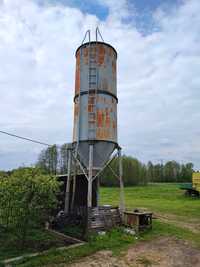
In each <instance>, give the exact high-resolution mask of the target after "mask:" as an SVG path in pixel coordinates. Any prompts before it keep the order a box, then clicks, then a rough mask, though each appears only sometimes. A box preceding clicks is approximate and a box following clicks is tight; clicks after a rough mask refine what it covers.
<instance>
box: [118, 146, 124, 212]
mask: <svg viewBox="0 0 200 267" xmlns="http://www.w3.org/2000/svg"><path fill="white" fill-rule="evenodd" d="M118 157H119V183H120V204H119V208H120V211H121V212H122V213H123V212H124V211H125V198H124V183H123V166H122V155H121V148H118Z"/></svg>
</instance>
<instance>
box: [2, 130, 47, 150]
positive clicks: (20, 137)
mask: <svg viewBox="0 0 200 267" xmlns="http://www.w3.org/2000/svg"><path fill="white" fill-rule="evenodd" d="M0 133H2V134H6V135H9V136H12V137H15V138H19V139H23V140H26V141H29V142H32V143H36V144H40V145H44V146H52V145H49V144H46V143H43V142H40V141H37V140H34V139H30V138H26V137H23V136H19V135H16V134H12V133H8V132H4V131H1V130H0Z"/></svg>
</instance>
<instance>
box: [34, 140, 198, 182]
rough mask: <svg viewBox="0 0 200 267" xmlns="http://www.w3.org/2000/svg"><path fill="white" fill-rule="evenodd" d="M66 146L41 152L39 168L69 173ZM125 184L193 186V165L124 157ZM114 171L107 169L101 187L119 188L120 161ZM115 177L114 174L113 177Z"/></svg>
mask: <svg viewBox="0 0 200 267" xmlns="http://www.w3.org/2000/svg"><path fill="white" fill-rule="evenodd" d="M67 158H68V152H67V144H63V145H62V146H61V147H58V146H57V145H54V146H52V147H49V148H47V149H45V150H42V151H41V153H40V155H39V158H38V161H37V164H36V165H37V166H38V167H39V168H40V169H42V170H43V172H44V173H46V174H64V173H67ZM122 163H123V180H124V184H125V186H134V185H145V184H147V183H148V182H191V179H192V172H193V164H192V163H191V162H188V163H185V164H180V163H178V162H176V161H175V160H170V161H168V162H166V163H164V164H162V163H159V164H154V163H152V162H151V161H149V162H148V163H147V164H144V163H142V162H140V161H139V160H138V159H136V158H134V157H131V156H126V155H124V156H123V157H122ZM110 166H111V168H112V170H113V171H114V172H113V171H112V170H111V169H110V168H109V167H107V168H106V169H105V170H104V171H103V173H102V174H101V185H102V186H117V185H118V179H117V178H116V175H115V174H117V173H118V159H115V160H114V161H113V162H111V164H110ZM114 173H115V174H114Z"/></svg>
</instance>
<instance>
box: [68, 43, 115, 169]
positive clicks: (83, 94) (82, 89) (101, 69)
mask: <svg viewBox="0 0 200 267" xmlns="http://www.w3.org/2000/svg"><path fill="white" fill-rule="evenodd" d="M116 61H117V52H116V50H115V49H114V48H113V47H112V46H111V45H109V44H107V43H104V42H98V41H94V42H87V43H84V44H82V45H81V46H80V47H79V48H78V49H77V51H76V80H75V96H74V129H73V143H74V144H75V145H76V146H77V150H78V153H79V155H80V159H81V161H82V162H83V163H84V165H85V166H86V167H88V166H89V146H90V144H93V166H94V168H95V169H101V168H102V166H103V165H104V164H105V162H106V161H107V160H108V158H109V156H110V154H111V153H112V152H113V150H114V149H115V148H116V146H117V102H118V100H117V88H116Z"/></svg>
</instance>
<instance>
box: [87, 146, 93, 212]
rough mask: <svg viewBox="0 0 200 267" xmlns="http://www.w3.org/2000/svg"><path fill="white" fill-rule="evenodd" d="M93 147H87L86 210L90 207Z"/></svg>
mask: <svg viewBox="0 0 200 267" xmlns="http://www.w3.org/2000/svg"><path fill="white" fill-rule="evenodd" d="M93 150H94V146H93V145H89V170H88V199H87V200H88V208H91V207H92V167H93Z"/></svg>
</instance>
